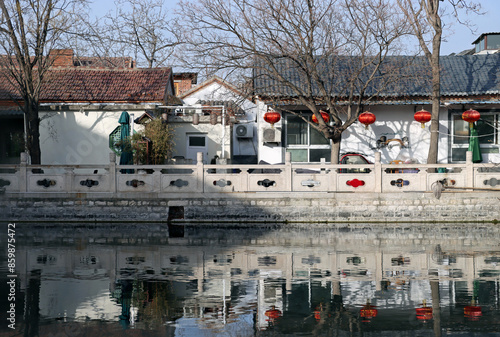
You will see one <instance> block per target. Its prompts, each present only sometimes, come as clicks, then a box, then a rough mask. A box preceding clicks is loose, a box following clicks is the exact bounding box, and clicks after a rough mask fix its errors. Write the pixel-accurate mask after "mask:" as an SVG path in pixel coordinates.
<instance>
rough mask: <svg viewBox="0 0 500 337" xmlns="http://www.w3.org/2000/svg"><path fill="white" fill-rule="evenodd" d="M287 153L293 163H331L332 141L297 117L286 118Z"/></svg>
mask: <svg viewBox="0 0 500 337" xmlns="http://www.w3.org/2000/svg"><path fill="white" fill-rule="evenodd" d="M285 121H286V122H285V127H286V151H287V152H290V153H291V157H292V162H320V161H321V158H325V160H326V161H327V162H329V161H330V151H331V150H330V141H329V140H328V139H326V138H325V137H324V136H323V135H322V134H321V133H319V132H318V131H317V130H316V129H314V128H313V127H311V126H310V125H309V124H308V123H306V122H304V121H303V120H302V119H301V118H299V117H297V116H292V115H290V116H286V120H285Z"/></svg>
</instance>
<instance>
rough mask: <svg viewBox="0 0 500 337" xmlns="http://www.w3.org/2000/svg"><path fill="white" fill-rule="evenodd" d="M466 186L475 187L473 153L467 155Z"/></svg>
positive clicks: (468, 152)
mask: <svg viewBox="0 0 500 337" xmlns="http://www.w3.org/2000/svg"><path fill="white" fill-rule="evenodd" d="M465 172H466V176H465V186H467V187H471V188H473V187H474V165H473V163H472V151H467V152H466V153H465Z"/></svg>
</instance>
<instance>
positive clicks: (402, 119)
mask: <svg viewBox="0 0 500 337" xmlns="http://www.w3.org/2000/svg"><path fill="white" fill-rule="evenodd" d="M423 108H424V109H425V110H427V111H431V107H430V106H424V107H423ZM421 109H422V107H417V110H421ZM369 110H370V111H371V112H372V113H374V114H375V116H376V118H377V120H376V122H375V123H374V124H372V125H370V126H368V128H367V129H365V126H364V125H363V124H361V123H359V122H358V123H355V124H354V125H352V126H351V127H349V128H348V129H347V130H346V131H345V132H344V133H343V134H342V136H343V137H342V144H341V152H359V153H363V154H366V155H367V157H368V159H369V160H371V161H373V160H374V153H375V152H376V151H377V149H376V141H377V140H378V139H380V137H381V136H385V137H386V138H387V139H403V137H408V144H407V145H408V146H407V147H406V148H401V146H400V145H399V143H398V142H390V143H389V144H388V146H386V147H384V148H381V149H380V150H379V151H380V152H381V160H382V163H389V162H391V161H393V160H398V159H400V160H401V159H404V158H411V159H414V160H417V161H418V162H419V163H426V162H427V154H428V151H429V143H430V122H428V123H426V124H425V127H424V128H422V126H421V124H420V123H418V122H416V121H415V120H414V118H413V115H414V114H415V106H414V105H392V106H379V107H371V108H370V109H369ZM440 114H441V116H440V120H441V121H443V122H441V123H440V126H439V131H440V134H439V153H438V161H439V162H443V163H444V162H447V160H448V136H447V133H448V123H447V119H448V112H447V111H446V110H442V111H441V112H440Z"/></svg>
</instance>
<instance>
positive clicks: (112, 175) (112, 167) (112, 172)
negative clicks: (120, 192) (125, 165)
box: [108, 152, 116, 194]
mask: <svg viewBox="0 0 500 337" xmlns="http://www.w3.org/2000/svg"><path fill="white" fill-rule="evenodd" d="M108 175H109V191H110V192H111V193H113V194H116V153H114V152H111V153H110V154H109V170H108Z"/></svg>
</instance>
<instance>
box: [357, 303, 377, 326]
mask: <svg viewBox="0 0 500 337" xmlns="http://www.w3.org/2000/svg"><path fill="white" fill-rule="evenodd" d="M375 308H376V306H374V305H371V304H370V303H366V304H365V305H364V306H363V309H361V310H360V311H359V315H360V316H361V317H363V318H364V320H363V322H369V321H370V320H371V319H372V318H373V317H377V315H378V310H377V309H375Z"/></svg>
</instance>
